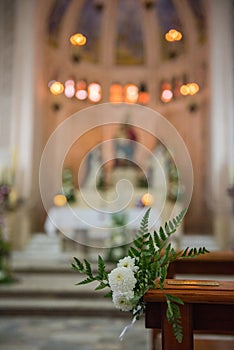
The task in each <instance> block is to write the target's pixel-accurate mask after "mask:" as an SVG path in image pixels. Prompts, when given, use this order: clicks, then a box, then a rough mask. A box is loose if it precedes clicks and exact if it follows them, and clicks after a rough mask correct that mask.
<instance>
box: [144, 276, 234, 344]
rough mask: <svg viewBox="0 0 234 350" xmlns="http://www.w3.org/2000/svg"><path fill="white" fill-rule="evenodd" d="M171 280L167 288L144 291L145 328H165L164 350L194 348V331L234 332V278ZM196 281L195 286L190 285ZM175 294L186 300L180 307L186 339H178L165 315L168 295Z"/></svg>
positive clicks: (163, 329) (166, 284)
mask: <svg viewBox="0 0 234 350" xmlns="http://www.w3.org/2000/svg"><path fill="white" fill-rule="evenodd" d="M178 281H179V280H172V279H169V280H167V281H166V283H165V288H164V289H163V290H161V289H154V290H150V291H148V292H147V293H146V294H145V297H144V300H145V302H146V315H145V320H146V328H152V329H161V330H162V349H163V350H172V349H173V350H193V349H194V340H193V333H194V332H199V333H201V332H202V333H208V334H209V333H214V332H215V333H216V334H234V281H219V282H218V285H212V282H211V281H206V284H207V285H204V284H205V281H204V280H203V281H192V282H191V281H190V284H188V281H182V282H181V283H182V284H175V283H179V282H180V281H179V282H178ZM191 283H193V285H191ZM209 284H210V285H209ZM166 293H169V294H173V295H175V296H177V297H179V298H181V299H182V300H183V301H184V305H182V306H180V308H181V317H182V326H183V334H184V336H183V341H182V343H181V344H179V343H178V342H177V340H176V339H175V336H174V333H173V330H172V327H171V326H170V325H169V323H168V321H167V318H166V309H167V305H166V301H165V294H166Z"/></svg>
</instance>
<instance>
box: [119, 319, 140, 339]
mask: <svg viewBox="0 0 234 350" xmlns="http://www.w3.org/2000/svg"><path fill="white" fill-rule="evenodd" d="M135 322H136V316H134V317H133V319H132V322H131V323H129V324H128V325H127V326H126V327H124V329H123V330H122V332H121V334H120V336H119V340H120V341H122V340H123V338H124V336H125V333H126V332H127V331H128V330H129V329H130V328H132V327H133V325H134V323H135Z"/></svg>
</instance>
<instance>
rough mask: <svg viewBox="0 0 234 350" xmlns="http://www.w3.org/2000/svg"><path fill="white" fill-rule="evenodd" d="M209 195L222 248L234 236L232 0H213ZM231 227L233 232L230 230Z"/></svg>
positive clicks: (229, 242)
mask: <svg viewBox="0 0 234 350" xmlns="http://www.w3.org/2000/svg"><path fill="white" fill-rule="evenodd" d="M209 5H210V28H209V30H210V33H209V34H210V76H211V89H210V91H211V93H210V94H211V117H210V119H211V144H210V149H211V154H210V158H211V159H210V167H209V168H210V171H209V173H210V180H211V182H210V186H211V187H210V194H211V195H210V196H209V198H208V200H209V203H210V205H211V209H212V210H213V213H214V233H215V237H216V239H217V242H218V244H219V246H220V248H221V249H225V248H228V246H230V244H231V241H232V240H233V239H234V232H233V229H232V228H231V201H230V198H229V197H228V194H227V188H228V187H229V186H230V185H231V184H232V185H233V182H234V174H233V170H234V154H233V150H234V143H233V136H234V131H233V128H234V124H233V112H234V105H233V95H234V89H233V81H234V80H233V76H234V70H233V58H234V57H233V27H232V26H233V18H232V16H233V9H232V1H231V0H223V1H220V0H211V1H210V3H209ZM231 231H232V232H231Z"/></svg>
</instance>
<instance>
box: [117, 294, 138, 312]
mask: <svg viewBox="0 0 234 350" xmlns="http://www.w3.org/2000/svg"><path fill="white" fill-rule="evenodd" d="M133 297H134V292H133V291H129V292H126V293H113V296H112V299H113V303H114V305H115V307H116V308H117V309H120V310H122V311H130V310H132V308H133V305H132V304H131V299H132V298H133Z"/></svg>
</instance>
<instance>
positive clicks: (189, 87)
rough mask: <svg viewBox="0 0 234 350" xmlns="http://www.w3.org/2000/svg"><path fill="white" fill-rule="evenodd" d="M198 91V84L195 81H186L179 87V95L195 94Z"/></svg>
mask: <svg viewBox="0 0 234 350" xmlns="http://www.w3.org/2000/svg"><path fill="white" fill-rule="evenodd" d="M198 91H199V85H198V84H197V83H188V84H186V85H185V84H184V85H182V86H181V87H180V93H181V95H184V96H187V95H195V94H196V93H197V92H198Z"/></svg>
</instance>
